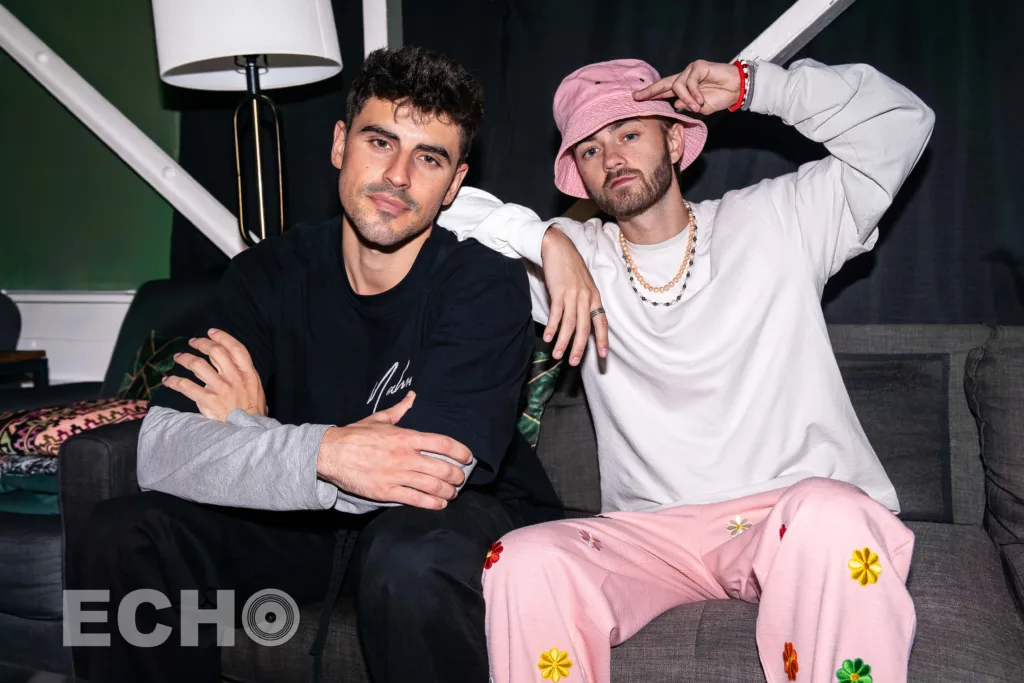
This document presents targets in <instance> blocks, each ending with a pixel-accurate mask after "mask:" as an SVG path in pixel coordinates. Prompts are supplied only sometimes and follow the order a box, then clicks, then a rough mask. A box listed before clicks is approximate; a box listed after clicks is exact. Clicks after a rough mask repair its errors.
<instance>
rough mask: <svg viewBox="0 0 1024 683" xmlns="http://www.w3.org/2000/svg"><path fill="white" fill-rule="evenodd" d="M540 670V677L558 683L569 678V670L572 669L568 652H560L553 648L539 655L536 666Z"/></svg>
mask: <svg viewBox="0 0 1024 683" xmlns="http://www.w3.org/2000/svg"><path fill="white" fill-rule="evenodd" d="M537 667H538V668H539V669H540V677H541V678H543V679H545V680H549V681H552V683H558V681H560V680H562V679H563V678H568V677H569V669H571V668H572V660H570V659H569V653H568V652H562V651H561V650H559V649H558V648H557V647H553V648H551V649H550V650H548V651H547V652H542V653H540V662H539V663H538V664H537Z"/></svg>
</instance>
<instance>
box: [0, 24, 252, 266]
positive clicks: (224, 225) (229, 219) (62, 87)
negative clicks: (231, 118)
mask: <svg viewBox="0 0 1024 683" xmlns="http://www.w3.org/2000/svg"><path fill="white" fill-rule="evenodd" d="M0 48H3V49H4V50H6V51H7V52H8V53H9V54H10V55H11V57H13V58H14V60H15V61H16V62H18V64H20V65H21V66H22V68H24V69H25V70H26V71H28V72H29V74H31V75H32V76H33V77H34V78H35V79H36V80H37V81H39V82H40V83H41V84H42V85H43V87H45V88H46V89H47V90H49V91H50V94H52V95H53V96H54V97H56V98H57V99H58V100H59V101H60V102H61V104H63V105H64V106H65V107H67V108H68V109H69V110H71V113H72V114H74V115H75V116H76V117H78V119H79V120H80V121H81V122H82V123H84V124H85V125H86V126H88V127H89V129H90V130H92V132H93V133H95V134H96V136H97V137H98V138H99V139H100V140H102V141H103V142H104V143H106V145H107V146H108V147H110V149H112V150H113V151H114V152H115V153H116V154H117V155H118V156H119V157H121V158H122V159H123V160H124V161H125V163H127V164H128V165H129V166H131V167H132V168H133V169H134V170H135V172H136V173H138V174H139V175H140V176H141V177H142V179H143V180H145V181H146V182H147V183H149V184H150V185H152V186H153V189H155V190H156V191H157V192H159V193H160V194H161V196H163V197H164V199H166V200H167V201H168V202H170V204H171V205H172V206H173V207H174V208H175V209H177V210H178V211H180V212H181V214H182V215H183V216H185V218H187V219H188V220H190V221H191V222H192V224H193V225H195V226H196V227H197V228H199V230H200V231H201V232H202V233H203V234H204V235H206V236H207V237H208V238H209V239H210V241H211V242H213V243H214V244H215V245H217V247H218V248H219V249H220V250H221V251H223V252H224V253H225V254H227V255H228V256H229V257H233V256H235V255H236V254H238V253H239V252H241V251H242V250H243V249H245V245H244V243H243V242H242V238H241V235H240V234H239V230H238V220H237V219H236V218H235V217H234V215H232V213H231V212H230V211H228V210H227V209H226V208H225V207H224V205H223V204H221V203H220V202H219V201H217V200H216V199H215V198H214V196H213V195H211V194H210V193H209V192H207V191H206V189H205V188H204V187H203V186H202V185H200V184H199V183H197V182H196V181H195V179H194V178H193V177H192V176H190V175H189V174H188V173H187V172H186V171H185V170H184V169H183V168H182V167H181V166H179V165H178V163H177V162H176V161H175V160H174V159H172V158H171V157H170V156H169V155H168V154H167V153H166V152H164V151H163V150H162V149H160V147H159V146H158V145H157V144H156V143H155V142H153V141H152V140H150V139H149V137H148V136H147V135H146V134H145V133H143V132H142V131H141V130H139V128H138V126H136V125H135V124H134V123H132V122H131V121H130V120H128V118H127V117H126V116H125V115H124V114H122V113H121V112H120V111H119V110H118V109H117V107H115V106H114V105H112V104H111V103H110V102H108V101H107V100H106V98H104V97H103V95H101V94H100V93H99V92H97V91H96V89H95V88H93V87H92V86H91V85H89V83H88V82H86V80H85V79H84V78H82V77H81V76H79V75H78V73H77V72H76V71H75V70H74V69H72V68H71V67H70V66H68V64H67V63H66V62H65V61H64V60H62V59H61V58H60V57H58V56H57V55H56V54H55V53H54V52H53V50H51V49H50V48H49V47H47V46H46V44H45V43H44V42H43V41H41V40H39V38H37V37H36V36H35V34H33V33H32V32H31V31H30V30H29V29H28V28H27V27H26V26H25V25H24V24H22V23H21V22H20V21H18V19H17V18H16V17H15V16H14V15H13V14H11V13H10V11H8V10H7V9H6V8H4V6H3V5H0ZM227 134H229V131H227V130H226V131H225V135H227Z"/></svg>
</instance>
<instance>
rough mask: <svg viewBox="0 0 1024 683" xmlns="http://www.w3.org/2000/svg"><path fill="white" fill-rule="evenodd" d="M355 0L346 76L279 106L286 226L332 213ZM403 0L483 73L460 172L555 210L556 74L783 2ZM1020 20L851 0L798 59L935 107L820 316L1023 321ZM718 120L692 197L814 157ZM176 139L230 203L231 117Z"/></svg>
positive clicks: (949, 2) (729, 119) (744, 25)
mask: <svg viewBox="0 0 1024 683" xmlns="http://www.w3.org/2000/svg"><path fill="white" fill-rule="evenodd" d="M358 4H359V3H346V2H341V1H339V2H337V14H338V29H339V35H340V36H341V41H342V45H343V51H344V52H345V55H344V58H345V63H346V66H345V70H344V73H343V75H342V76H341V77H340V78H339V79H336V81H333V82H330V83H329V84H322V85H321V86H319V88H318V89H317V91H316V92H315V93H310V94H307V93H304V92H299V91H296V92H295V93H291V92H289V93H288V103H287V104H285V105H284V106H283V107H282V109H283V110H284V111H285V112H286V113H287V115H288V117H287V119H286V118H285V117H284V115H282V119H283V120H285V122H286V139H285V145H286V147H287V152H286V155H287V160H288V167H287V173H288V178H287V179H286V184H287V185H288V195H287V199H288V202H289V218H290V220H292V221H308V220H315V219H318V218H321V217H324V216H325V215H327V214H328V213H329V212H330V211H333V210H336V208H337V195H336V191H335V187H334V183H335V179H336V175H335V171H334V169H333V168H332V167H330V165H329V163H328V157H327V151H328V149H329V133H330V127H331V125H332V124H333V121H334V120H335V119H337V118H340V117H341V116H342V115H343V112H342V111H341V109H343V92H344V87H345V83H347V82H348V81H349V80H351V77H352V76H353V75H354V73H355V72H356V69H357V65H358V64H359V61H360V56H361V54H362V47H361V44H360V45H359V46H358V48H357V49H353V48H354V46H355V43H356V42H358V37H359V35H360V31H361V18H360V17H359V10H358ZM403 4H404V7H403V23H404V31H405V36H404V39H405V43H406V44H419V45H425V46H427V47H431V48H434V49H438V50H441V51H443V52H446V53H448V54H450V55H451V56H453V57H455V58H456V59H458V60H460V61H461V62H462V63H464V64H465V65H467V67H469V68H470V69H471V70H472V71H473V72H474V73H475V74H476V75H477V76H478V77H479V78H480V79H481V81H482V82H483V85H484V89H485V91H486V94H487V105H486V112H487V113H486V116H485V122H484V126H483V129H482V131H481V134H480V137H479V138H478V140H477V144H476V146H475V148H474V152H473V154H472V155H471V157H470V165H471V170H470V175H469V178H468V179H467V182H468V183H470V184H473V185H476V186H479V187H482V188H484V189H487V190H489V191H491V192H494V193H495V194H497V195H499V196H501V197H502V198H504V199H506V200H507V201H514V202H518V203H522V204H526V205H528V206H530V207H532V208H533V209H535V210H536V211H537V212H538V213H540V214H542V215H545V216H554V215H557V214H558V213H560V212H562V211H564V210H565V209H566V208H567V207H568V206H569V205H570V204H571V202H572V199H571V198H568V197H565V196H563V195H560V194H559V193H558V192H557V191H556V190H555V188H554V185H553V182H552V164H553V160H554V153H555V151H556V150H557V146H558V134H557V131H556V130H555V127H554V122H553V120H552V117H551V101H552V97H553V95H554V92H555V89H556V88H557V87H558V83H559V82H560V81H561V79H562V77H564V76H565V75H566V74H568V73H570V72H571V71H573V70H574V69H576V68H578V67H580V66H582V65H584V64H587V63H590V62H594V61H600V60H605V59H614V58H621V57H636V58H640V59H644V60H646V61H648V62H650V63H651V64H652V65H653V66H654V67H655V68H657V69H658V70H659V71H660V72H661V73H662V75H667V74H668V73H670V72H675V71H678V70H681V69H682V68H683V67H685V65H686V64H687V63H689V62H690V61H692V60H694V59H698V58H703V59H709V60H716V61H728V60H730V59H731V58H732V57H733V56H735V53H736V52H737V51H738V50H739V49H740V48H741V47H742V46H744V45H746V44H747V43H749V42H750V41H751V40H752V39H753V38H754V37H756V36H757V35H758V33H760V31H762V30H763V29H764V28H766V27H767V26H768V25H769V24H770V23H771V22H772V21H773V20H774V19H775V18H776V17H777V16H778V15H779V14H781V13H782V12H783V11H784V10H785V9H786V8H787V7H789V6H790V4H791V0H733V1H731V2H716V1H713V0H704V1H702V2H680V1H678V0H672V1H669V0H632V1H631V2H621V1H619V0H490V1H489V2H479V1H478V0H443V1H442V0H415V1H409V0H407V1H406V2H405V3H403ZM1022 19H1024V3H1021V2H1017V1H1016V0H990V1H987V2H968V0H939V1H936V0H900V2H891V0H857V2H855V3H854V4H853V6H852V7H851V8H850V9H848V10H847V11H846V12H845V13H844V14H843V15H841V16H840V17H839V18H838V19H837V20H836V21H835V22H834V23H833V24H832V25H831V26H829V27H828V28H826V29H825V30H824V31H823V32H822V33H821V34H820V35H819V36H818V37H817V38H816V39H815V40H814V41H812V42H811V43H810V44H809V45H808V46H807V47H806V48H805V49H804V50H803V51H802V52H801V53H800V54H799V55H797V57H796V58H797V59H799V58H802V57H811V58H814V59H817V60H819V61H822V62H825V63H832V64H838V63H849V62H866V63H868V64H871V65H873V66H875V67H877V68H878V69H880V70H881V71H882V72H883V73H885V74H887V75H889V76H891V77H892V78H894V79H895V80H897V81H899V82H901V83H903V84H904V85H906V86H907V87H909V88H910V89H912V90H913V91H914V92H916V93H917V94H918V95H919V96H920V97H921V98H922V99H923V100H924V101H925V102H927V103H928V104H929V106H931V107H932V108H933V109H934V110H935V112H936V127H935V133H934V135H933V137H932V141H931V144H930V146H929V149H928V151H927V152H926V154H925V156H924V157H923V159H922V160H921V162H920V164H919V166H918V168H917V169H916V171H915V172H914V174H913V175H912V176H911V178H910V179H909V180H908V182H907V183H906V185H905V186H904V188H903V189H902V191H901V192H900V194H899V196H898V197H897V201H896V203H895V205H894V206H893V207H892V208H891V209H890V211H889V212H888V213H887V215H886V216H885V219H884V221H883V225H882V237H881V239H880V242H879V245H878V246H877V247H876V249H875V250H874V251H873V252H872V253H871V254H868V255H865V256H862V257H860V258H858V259H855V260H854V261H852V262H850V263H849V264H848V265H847V266H846V268H844V270H843V271H842V272H841V273H840V274H839V275H838V276H837V277H835V278H833V281H832V282H831V283H830V285H829V287H828V289H827V291H826V296H825V302H826V315H827V318H828V320H829V321H830V322H837V323H839V322H841V323H973V322H989V323H1001V324H1024V222H1022V219H1021V207H1022V200H1021V198H1020V194H1021V193H1020V192H1019V191H1018V190H1017V188H1016V187H1015V185H1016V173H1015V171H1016V168H1015V164H1014V163H1013V162H1014V161H1015V160H1016V159H1014V158H1012V157H1011V155H1012V154H1014V153H1016V154H1017V156H1019V154H1020V152H1021V151H1022V150H1024V144H1022V142H1024V133H1022V131H1021V128H1020V126H1019V125H1017V121H1016V119H1017V117H1018V116H1019V114H1018V112H1019V111H1020V104H1021V93H1020V89H1019V87H1018V84H1019V80H1020V79H1019V77H1018V76H1017V75H1016V72H1017V71H1018V69H1017V68H1016V66H1015V65H1016V64H1017V63H1018V62H1019V59H1018V57H1017V55H1016V52H1017V51H1016V36H1017V35H1018V34H1019V30H1020V28H1021V27H1022V26H1024V23H1022ZM346 36H348V37H346ZM353 54H354V56H350V55H353ZM332 89H333V90H334V92H332ZM280 92H281V95H282V96H283V95H284V94H285V92H286V91H280ZM274 96H275V99H277V98H278V95H277V94H275V95H274ZM232 106H233V105H232ZM326 109H330V112H327V111H325V110H326ZM225 115H226V118H224V117H225ZM221 118H224V121H226V122H227V123H226V124H218V125H221V126H225V125H226V126H227V127H226V128H225V130H224V132H223V133H221V134H220V136H221V137H220V138H219V139H217V140H216V142H214V140H213V139H212V138H213V133H212V132H211V128H212V126H213V125H214V123H215V121H218V120H220V119H221ZM712 123H713V127H712V132H711V136H710V141H709V144H708V146H707V148H706V152H705V154H704V156H703V157H702V159H701V160H700V161H698V163H697V164H695V165H694V166H693V167H691V169H689V170H688V171H687V172H686V174H685V175H684V177H683V185H684V191H685V193H686V195H687V197H689V198H691V199H694V200H701V199H705V198H710V197H717V196H721V195H722V194H723V193H724V192H726V191H728V190H730V189H734V188H739V187H743V186H745V185H749V184H751V183H754V182H757V181H758V180H760V179H762V178H765V177H769V176H775V175H780V174H783V173H788V172H790V171H792V170H794V169H795V168H796V167H797V165H799V164H800V163H802V162H804V161H808V160H812V159H816V158H819V157H821V156H822V154H823V153H824V148H822V147H819V146H818V145H815V144H813V143H809V142H807V141H806V140H804V139H803V138H802V137H801V136H800V135H799V134H796V133H795V132H794V131H793V130H791V129H789V128H787V127H786V126H785V125H783V124H782V123H781V122H780V121H777V120H774V119H770V118H768V117H763V116H759V115H756V114H749V113H738V114H733V115H725V116H719V117H715V118H714V120H713V122H712ZM182 146H183V149H182V162H183V165H184V166H185V168H186V169H187V170H189V171H190V172H193V173H196V175H197V177H198V179H199V180H200V182H202V183H204V184H206V185H207V187H210V188H211V190H213V186H214V185H215V184H216V183H215V182H214V181H213V180H211V179H212V177H213V176H217V178H218V180H217V181H216V182H220V183H223V187H222V188H221V191H220V192H217V191H215V192H214V193H215V194H216V195H217V196H218V198H220V199H221V200H222V201H224V202H225V205H227V206H229V207H231V206H233V204H234V194H233V192H234V189H233V185H232V183H233V182H234V167H233V163H234V162H233V153H232V151H231V149H232V148H231V136H230V111H228V110H223V109H222V110H212V109H204V110H198V111H193V110H190V109H187V108H185V109H184V111H183V114H182ZM199 166H202V169H201V170H199ZM297 186H300V188H301V189H296V187H297ZM225 188H226V189H225ZM197 234H198V233H196V231H195V230H194V229H192V228H191V227H190V226H188V224H187V222H184V221H181V220H179V221H177V222H176V224H175V238H174V239H175V249H174V258H175V259H176V264H177V267H176V268H175V269H174V272H175V273H176V274H181V275H182V276H185V275H190V274H194V273H197V272H200V271H202V270H203V269H207V270H215V269H216V268H218V267H222V263H221V262H222V261H223V259H222V258H221V259H219V260H218V258H217V256H216V254H213V255H212V256H209V255H208V256H207V257H205V258H204V257H203V256H202V254H200V252H202V253H203V254H209V251H210V250H212V249H213V248H212V246H210V245H209V243H206V245H205V251H203V250H202V249H200V248H199V245H200V244H201V243H202V242H205V240H204V239H203V238H201V237H200V238H198V240H197V239H196V236H195V235H197ZM183 244H187V245H188V248H187V249H186V248H183V247H182V245H183Z"/></svg>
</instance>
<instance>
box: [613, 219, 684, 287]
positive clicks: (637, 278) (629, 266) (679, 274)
mask: <svg viewBox="0 0 1024 683" xmlns="http://www.w3.org/2000/svg"><path fill="white" fill-rule="evenodd" d="M685 204H686V212H687V213H688V214H689V216H690V220H689V222H688V223H687V226H686V227H687V231H688V235H687V238H686V251H685V252H684V255H683V262H682V263H681V264H680V265H679V270H678V271H676V274H675V277H673V278H672V279H671V280H669V281H668V282H667V283H665V284H664V285H661V286H659V287H654V286H652V285H651V284H650V283H648V282H647V280H645V279H644V276H643V275H641V274H640V269H639V268H637V267H636V262H635V261H634V260H633V255H632V254H631V253H630V251H629V244H628V243H627V242H626V236H625V235H624V234H622V230H621V229H620V230H619V248H620V249H621V250H622V260H623V261H625V262H626V273H627V274H628V275H629V286H630V287H632V288H633V291H634V292H636V294H637V296H639V297H640V300H641V301H643V302H644V303H647V304H650V305H652V306H671V305H673V304H677V303H679V301H680V300H681V299H682V298H683V294H684V293H685V292H686V280H689V279H690V275H691V274H692V272H693V271H692V266H693V258H694V255H695V254H696V253H697V219H696V218H694V216H693V207H691V206H690V203H689V202H685ZM680 280H683V287H682V289H680V290H679V294H678V295H677V296H676V298H675V299H672V300H671V301H653V300H650V299H648V298H647V297H646V296H644V295H643V294H641V293H640V290H639V289H637V288H636V284H635V283H636V282H639V283H640V286H641V287H643V288H644V289H646V290H647V291H648V292H656V293H662V292H667V291H669V290H671V289H672V288H673V287H675V286H676V285H677V284H678V283H679V281H680Z"/></svg>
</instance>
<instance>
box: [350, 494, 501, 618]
mask: <svg viewBox="0 0 1024 683" xmlns="http://www.w3.org/2000/svg"><path fill="white" fill-rule="evenodd" d="M396 512H399V511H398V510H396ZM403 512H404V511H403ZM411 512H418V511H411ZM408 517H409V515H403V514H398V515H382V516H381V517H380V518H378V519H376V520H374V521H373V522H371V523H370V524H369V525H367V527H366V529H365V530H364V531H363V532H362V534H360V539H359V548H358V550H357V552H356V556H357V561H358V563H359V572H360V573H359V586H358V604H359V606H360V610H361V611H362V610H363V609H368V610H373V609H374V605H377V604H379V603H380V601H381V600H387V601H389V602H395V601H397V602H399V603H404V602H407V601H415V602H416V603H422V602H423V601H424V598H425V597H426V596H431V595H434V596H437V599H439V600H443V598H441V597H440V596H441V595H442V594H444V593H445V592H449V591H450V590H451V589H452V588H451V587H452V586H454V585H458V584H465V583H472V582H473V579H474V578H476V580H477V581H479V565H480V564H481V563H482V562H483V554H484V552H485V551H483V550H481V549H480V547H479V544H476V543H473V542H472V541H471V540H470V539H468V538H466V537H465V536H463V535H461V534H459V533H458V532H456V531H455V530H452V529H446V528H443V527H441V528H436V527H435V528H424V527H422V526H421V525H419V524H417V523H415V521H414V520H410V519H408Z"/></svg>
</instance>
